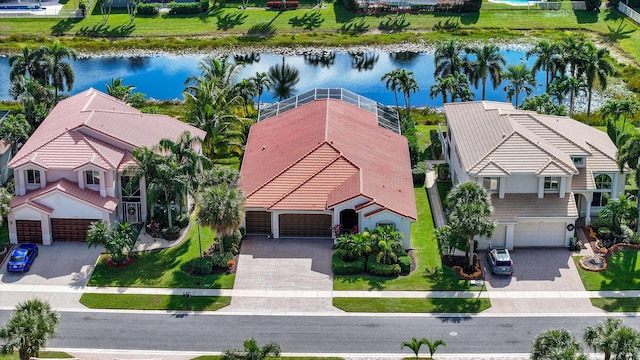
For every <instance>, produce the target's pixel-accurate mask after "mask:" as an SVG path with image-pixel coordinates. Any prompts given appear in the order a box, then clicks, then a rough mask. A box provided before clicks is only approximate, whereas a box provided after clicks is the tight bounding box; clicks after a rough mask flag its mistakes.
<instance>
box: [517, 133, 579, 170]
mask: <svg viewBox="0 0 640 360" xmlns="http://www.w3.org/2000/svg"><path fill="white" fill-rule="evenodd" d="M525 129H526V130H527V131H531V130H529V129H527V128H525ZM514 132H517V133H518V135H520V136H522V138H523V139H525V140H526V141H528V142H529V143H530V144H531V145H533V146H535V147H537V148H538V149H540V150H542V151H544V152H545V153H547V154H548V155H549V156H550V157H552V158H554V159H555V160H557V161H558V162H560V163H561V164H563V165H564V166H566V167H567V168H569V169H571V166H570V165H569V164H567V163H565V162H564V161H562V159H560V158H558V157H557V156H555V155H553V154H552V153H551V152H550V151H548V150H547V149H545V148H544V147H542V146H540V145H539V144H537V143H535V142H533V140H531V139H529V138H528V137H527V136H525V135H524V134H522V133H520V132H519V131H516V130H514ZM532 133H533V132H532ZM534 135H535V134H534ZM535 136H537V135H535ZM538 137H539V136H538ZM541 140H543V141H545V140H544V139H542V138H541ZM545 142H546V141H545ZM549 145H550V146H553V145H551V144H549ZM554 148H555V146H554ZM571 170H572V171H571V173H572V174H573V169H571Z"/></svg>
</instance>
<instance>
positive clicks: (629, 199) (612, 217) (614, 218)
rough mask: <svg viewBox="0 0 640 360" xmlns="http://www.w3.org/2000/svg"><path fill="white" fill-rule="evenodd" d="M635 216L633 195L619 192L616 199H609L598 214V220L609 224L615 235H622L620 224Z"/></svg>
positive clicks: (624, 223)
mask: <svg viewBox="0 0 640 360" xmlns="http://www.w3.org/2000/svg"><path fill="white" fill-rule="evenodd" d="M635 216H636V206H635V203H634V201H633V196H630V195H627V194H620V197H618V198H617V199H610V200H609V201H608V202H607V204H606V205H605V206H604V207H603V208H602V210H600V214H598V217H599V218H600V220H602V221H606V222H608V223H609V224H611V231H613V233H614V234H616V235H622V233H623V231H622V226H623V225H626V224H627V223H628V222H629V221H631V220H633V219H634V217H635Z"/></svg>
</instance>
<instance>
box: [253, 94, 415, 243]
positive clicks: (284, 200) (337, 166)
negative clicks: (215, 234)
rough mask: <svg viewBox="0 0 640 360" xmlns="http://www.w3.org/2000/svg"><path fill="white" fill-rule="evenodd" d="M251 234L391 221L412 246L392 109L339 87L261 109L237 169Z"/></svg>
mask: <svg viewBox="0 0 640 360" xmlns="http://www.w3.org/2000/svg"><path fill="white" fill-rule="evenodd" d="M240 188H241V189H242V191H243V192H244V193H245V196H246V198H247V200H246V218H245V225H244V226H245V228H246V230H247V233H249V234H266V235H273V237H275V238H280V237H330V236H332V231H331V228H332V227H333V226H335V225H341V227H342V229H344V230H347V231H351V230H353V229H356V230H358V231H363V230H364V229H365V228H369V229H372V228H375V227H376V226H378V225H391V226H393V227H395V229H396V230H398V231H400V232H401V233H402V234H403V235H404V246H405V248H409V247H410V239H411V238H410V234H411V231H410V228H411V223H412V222H413V221H415V220H416V218H417V214H416V202H415V196H414V191H413V181H412V176H411V163H410V159H409V149H408V145H407V140H406V138H404V137H403V136H402V135H400V128H399V122H398V115H397V113H396V112H395V111H394V110H392V109H388V108H386V107H384V106H382V105H380V104H377V103H376V102H374V101H372V100H369V99H366V98H363V97H361V96H359V95H356V94H354V93H351V92H349V91H346V90H343V89H316V90H312V91H309V92H307V93H304V94H301V95H298V96H296V97H294V98H291V99H287V100H284V101H282V102H279V103H277V104H274V105H272V106H271V107H268V108H265V109H262V110H261V113H260V121H259V122H258V123H256V124H254V125H253V126H252V127H251V130H250V132H249V137H248V140H247V146H246V151H245V154H244V158H243V161H242V168H241V172H240Z"/></svg>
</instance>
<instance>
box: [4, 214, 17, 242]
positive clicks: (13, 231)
mask: <svg viewBox="0 0 640 360" xmlns="http://www.w3.org/2000/svg"><path fill="white" fill-rule="evenodd" d="M7 221H8V222H9V243H11V244H17V243H18V229H17V227H16V217H15V215H14V214H13V212H10V213H9V215H7Z"/></svg>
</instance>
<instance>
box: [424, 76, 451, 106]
mask: <svg viewBox="0 0 640 360" xmlns="http://www.w3.org/2000/svg"><path fill="white" fill-rule="evenodd" d="M450 83H451V77H444V78H443V77H437V78H435V80H434V82H433V84H431V88H430V90H431V91H430V93H429V96H430V97H431V98H432V99H435V98H436V97H437V96H438V95H442V102H443V103H444V104H446V103H447V102H448V100H449V98H448V95H449V88H450V87H451V84H450Z"/></svg>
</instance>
